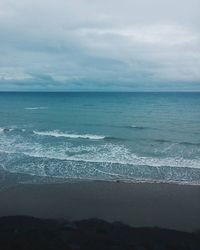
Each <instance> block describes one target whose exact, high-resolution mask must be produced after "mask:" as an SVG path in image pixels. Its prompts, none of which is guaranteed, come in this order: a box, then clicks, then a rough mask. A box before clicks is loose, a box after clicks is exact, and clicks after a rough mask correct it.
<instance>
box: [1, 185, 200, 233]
mask: <svg viewBox="0 0 200 250" xmlns="http://www.w3.org/2000/svg"><path fill="white" fill-rule="evenodd" d="M10 215H29V216H35V217H39V218H55V219H60V218H62V219H66V220H82V219H88V218H99V219H103V220H106V221H108V222H113V221H120V222H123V223H125V224H128V225H131V226H134V227H143V226H145V227H146V226H147V227H154V226H156V227H161V228H168V229H176V230H181V231H188V232H190V231H195V230H197V229H200V216H199V215H200V186H190V185H176V184H157V183H140V184H139V183H123V182H103V181H80V182H71V183H69V182H68V183H60V184H35V185H33V184H23V185H22V184H21V185H18V186H15V187H10V188H8V189H7V190H6V189H5V190H2V191H0V216H10Z"/></svg>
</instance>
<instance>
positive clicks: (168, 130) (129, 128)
mask: <svg viewBox="0 0 200 250" xmlns="http://www.w3.org/2000/svg"><path fill="white" fill-rule="evenodd" d="M0 169H1V170H3V171H6V172H10V173H16V174H18V175H19V174H28V175H31V176H32V178H33V179H34V178H35V176H41V177H44V178H45V177H48V176H50V177H57V178H61V179H83V180H84V179H91V180H127V181H161V182H183V183H186V182H187V183H188V182H189V183H200V93H0Z"/></svg>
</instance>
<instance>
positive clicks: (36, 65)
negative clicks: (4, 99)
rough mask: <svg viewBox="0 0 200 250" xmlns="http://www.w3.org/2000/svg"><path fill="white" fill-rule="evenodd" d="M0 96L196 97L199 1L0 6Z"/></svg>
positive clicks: (11, 1)
mask: <svg viewBox="0 0 200 250" xmlns="http://www.w3.org/2000/svg"><path fill="white" fill-rule="evenodd" d="M0 90H32V91H34V90H100V91H101V90H103V91H106V90H115V91H120V90H125V91H135V90H152V91H154V90H162V91H165V90H182V91H186V90H194V91H200V1H199V0H71V1H70V0H0Z"/></svg>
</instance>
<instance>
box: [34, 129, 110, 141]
mask: <svg viewBox="0 0 200 250" xmlns="http://www.w3.org/2000/svg"><path fill="white" fill-rule="evenodd" d="M33 133H34V134H36V135H40V136H53V137H65V138H70V139H89V140H103V139H105V138H106V137H105V136H101V135H91V134H83V135H82V134H69V133H62V132H59V131H46V132H45V131H44V132H39V131H33Z"/></svg>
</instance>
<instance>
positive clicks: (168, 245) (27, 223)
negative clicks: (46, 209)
mask: <svg viewBox="0 0 200 250" xmlns="http://www.w3.org/2000/svg"><path fill="white" fill-rule="evenodd" d="M0 249H1V250H11V249H12V250H15V249H16V250H33V249H34V250H36V249H37V250H40V249H42V250H45V249H51V250H53V249H56V250H62V249H63V250H64V249H65V250H67V249H69V250H71V249H85V250H86V249H88V250H90V249H91V250H106V249H112V250H114V249H115V250H126V249H127V250H128V249H129V250H179V249H180V250H190V249H194V250H199V249H200V233H199V232H195V233H188V232H179V231H175V230H167V229H160V228H133V227H130V226H127V225H124V224H122V223H120V222H114V223H108V222H105V221H103V220H99V219H89V220H81V221H74V222H68V221H65V220H47V219H37V218H33V217H28V216H9V217H1V218H0Z"/></svg>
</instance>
